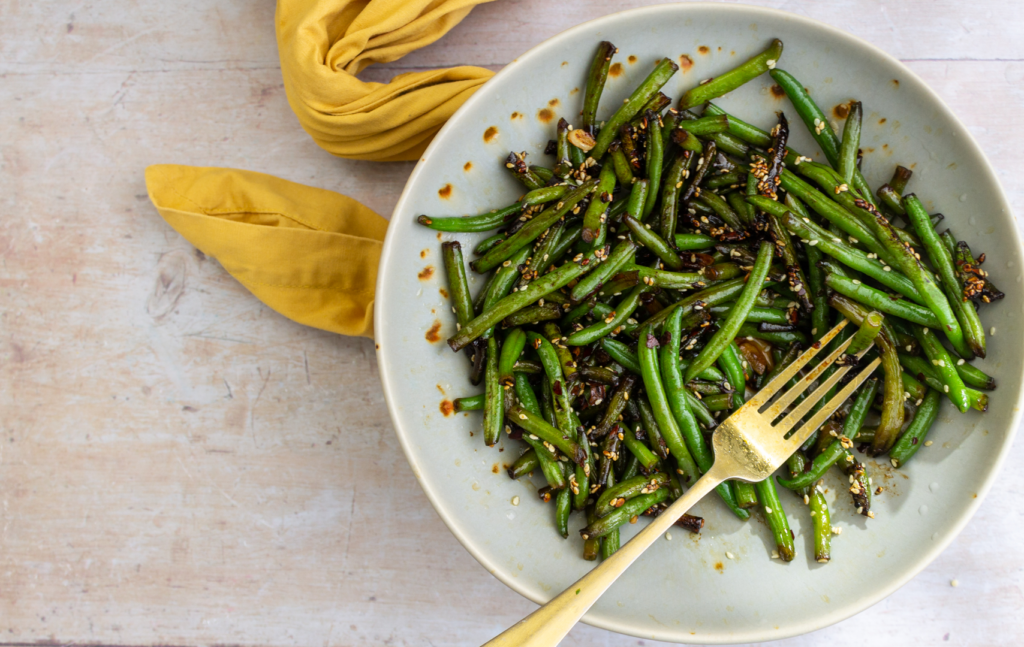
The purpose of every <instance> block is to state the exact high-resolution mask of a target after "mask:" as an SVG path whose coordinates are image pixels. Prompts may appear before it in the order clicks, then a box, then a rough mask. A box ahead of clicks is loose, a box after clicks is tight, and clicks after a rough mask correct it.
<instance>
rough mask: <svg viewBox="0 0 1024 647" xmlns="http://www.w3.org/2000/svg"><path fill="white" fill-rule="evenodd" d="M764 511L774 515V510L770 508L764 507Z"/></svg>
mask: <svg viewBox="0 0 1024 647" xmlns="http://www.w3.org/2000/svg"><path fill="white" fill-rule="evenodd" d="M764 511H765V512H766V513H768V514H771V513H772V509H771V508H769V507H768V506H765V507H764Z"/></svg>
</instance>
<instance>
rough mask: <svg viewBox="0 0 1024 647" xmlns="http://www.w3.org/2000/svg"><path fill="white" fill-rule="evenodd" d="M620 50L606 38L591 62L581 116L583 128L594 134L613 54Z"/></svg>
mask: <svg viewBox="0 0 1024 647" xmlns="http://www.w3.org/2000/svg"><path fill="white" fill-rule="evenodd" d="M616 51H618V50H617V49H616V48H615V45H612V44H611V43H609V42H608V41H606V40H603V41H601V42H600V43H599V44H598V46H597V52H596V53H595V54H594V60H593V62H591V64H590V72H589V73H588V74H587V85H586V86H585V87H584V89H583V113H582V116H581V119H582V126H583V129H584V130H586V131H587V132H589V133H590V134H591V135H593V134H594V126H595V125H596V124H597V106H598V104H599V103H600V102H601V94H602V93H603V92H604V85H605V82H607V80H608V70H609V68H610V67H611V64H612V56H613V55H614V54H615V52H616Z"/></svg>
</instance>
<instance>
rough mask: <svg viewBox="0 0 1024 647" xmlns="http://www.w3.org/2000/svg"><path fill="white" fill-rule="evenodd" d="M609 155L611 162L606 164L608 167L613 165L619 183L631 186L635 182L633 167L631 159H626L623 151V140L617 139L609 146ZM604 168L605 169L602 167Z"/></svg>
mask: <svg viewBox="0 0 1024 647" xmlns="http://www.w3.org/2000/svg"><path fill="white" fill-rule="evenodd" d="M608 157H610V158H611V164H606V165H605V166H606V167H611V168H612V170H613V171H614V172H615V177H616V178H618V180H619V184H621V185H622V186H629V185H631V184H632V183H633V178H634V175H633V169H632V168H631V167H630V165H629V160H627V159H626V154H625V153H624V152H623V151H622V142H621V141H619V140H618V139H616V140H615V141H613V142H612V143H611V145H610V146H608ZM602 170H604V169H603V168H602Z"/></svg>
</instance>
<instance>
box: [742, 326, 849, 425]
mask: <svg viewBox="0 0 1024 647" xmlns="http://www.w3.org/2000/svg"><path fill="white" fill-rule="evenodd" d="M847 323H849V322H848V321H847V320H846V319H843V320H842V321H840V322H839V323H838V324H837V325H836V327H835V328H833V329H832V330H830V331H828V332H827V333H825V334H824V335H823V336H822V338H821V339H819V340H818V341H817V342H816V344H817V347H815V346H813V345H812V346H811V347H810V348H808V349H807V350H805V351H804V352H803V354H801V355H800V357H797V358H796V359H795V360H794V361H793V363H792V364H790V365H789V366H787V367H786V369H785V370H784V371H782V372H781V373H779V374H778V375H776V376H775V379H773V380H772V381H771V382H769V383H768V384H765V385H764V386H762V387H761V390H759V391H758V392H757V394H756V395H755V396H754V397H752V398H751V399H750V400H749V401H748V402H747V404H746V405H745V406H748V407H751V408H755V409H760V408H761V407H762V406H763V405H764V403H766V402H768V400H770V399H771V398H772V396H773V395H775V394H776V393H778V392H779V390H780V389H782V387H784V386H786V383H787V382H789V381H790V380H791V379H793V376H794V375H796V374H797V373H798V372H800V369H802V368H803V367H804V366H805V365H806V364H807V362H809V361H811V359H812V358H813V357H814V356H815V355H817V354H818V351H820V350H821V349H822V348H824V347H825V345H826V344H828V343H829V342H830V341H832V338H833V337H835V336H836V335H838V334H839V331H840V330H842V329H843V326H845V325H846V324H847Z"/></svg>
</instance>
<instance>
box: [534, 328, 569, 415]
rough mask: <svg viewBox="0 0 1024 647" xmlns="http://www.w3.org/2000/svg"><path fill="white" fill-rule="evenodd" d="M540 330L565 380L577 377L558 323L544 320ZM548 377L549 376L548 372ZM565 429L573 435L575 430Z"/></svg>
mask: <svg viewBox="0 0 1024 647" xmlns="http://www.w3.org/2000/svg"><path fill="white" fill-rule="evenodd" d="M541 331H542V332H543V333H544V336H545V337H546V338H547V340H548V341H549V342H551V348H552V349H553V350H554V351H555V352H554V354H555V357H557V358H558V364H559V368H560V369H561V370H562V375H564V376H565V381H566V382H567V383H569V384H571V383H572V382H573V381H574V380H576V379H577V378H576V371H577V368H576V362H575V361H573V358H572V352H571V351H570V350H569V349H568V348H566V347H565V343H564V342H563V341H562V330H561V328H559V327H558V324H555V323H552V322H550V321H546V322H544V324H543V325H542V326H541ZM527 339H528V340H531V341H532V338H531V337H529V336H527ZM538 355H540V353H539V352H538ZM545 372H547V366H545ZM548 377H551V374H550V373H548ZM552 384H553V383H552ZM566 404H567V405H568V404H569V400H566ZM567 409H568V410H571V407H567ZM572 429H575V426H573V427H572ZM566 431H567V432H570V433H572V434H573V435H575V432H573V431H572V430H571V429H569V430H566Z"/></svg>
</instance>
